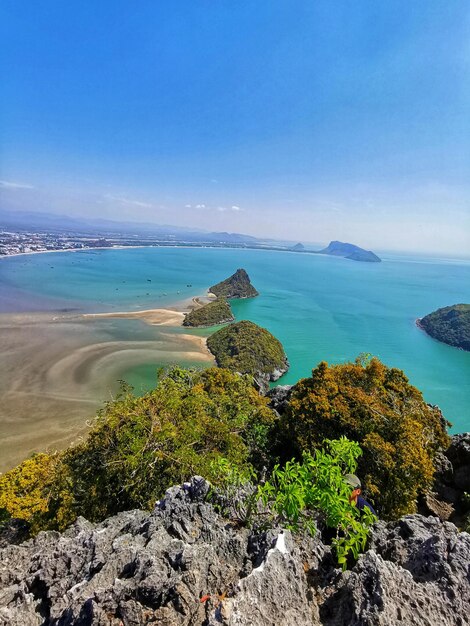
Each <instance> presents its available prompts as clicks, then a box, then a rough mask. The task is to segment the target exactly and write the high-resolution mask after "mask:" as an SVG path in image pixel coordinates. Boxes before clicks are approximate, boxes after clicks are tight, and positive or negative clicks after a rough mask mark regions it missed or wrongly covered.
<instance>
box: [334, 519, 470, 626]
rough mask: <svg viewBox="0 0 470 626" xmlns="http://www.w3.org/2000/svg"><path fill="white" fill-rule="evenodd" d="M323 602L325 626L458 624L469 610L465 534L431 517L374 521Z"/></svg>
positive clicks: (469, 548)
mask: <svg viewBox="0 0 470 626" xmlns="http://www.w3.org/2000/svg"><path fill="white" fill-rule="evenodd" d="M370 546H371V549H370V550H368V551H367V553H366V554H364V555H363V556H361V557H360V558H359V561H358V563H357V564H356V566H355V567H354V568H353V569H352V570H351V571H350V572H347V573H346V574H344V575H343V577H342V580H341V581H340V583H339V585H338V589H337V591H336V592H335V593H334V594H333V595H331V596H330V597H329V598H328V600H327V601H326V602H325V604H324V605H323V606H322V619H323V620H324V621H323V623H324V624H325V626H336V625H338V626H343V625H344V626H346V624H348V625H350V626H359V625H361V626H362V625H369V624H370V625H371V626H372V625H374V626H389V625H392V624H409V625H413V626H421V625H422V626H434V625H436V626H437V625H440V626H457V625H461V626H464V624H467V623H468V616H469V615H470V535H468V534H467V533H459V532H458V530H457V528H456V527H455V526H454V525H453V524H450V523H448V522H444V523H443V522H441V521H440V520H439V519H437V518H434V517H424V516H422V515H407V516H405V517H403V518H402V519H401V520H399V521H398V522H393V523H389V524H385V523H384V522H378V523H377V524H376V525H375V527H374V531H373V534H372V539H371V543H370Z"/></svg>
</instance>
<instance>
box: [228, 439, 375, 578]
mask: <svg viewBox="0 0 470 626" xmlns="http://www.w3.org/2000/svg"><path fill="white" fill-rule="evenodd" d="M361 454H362V451H361V449H360V447H359V445H358V444H357V443H355V442H354V441H349V440H348V439H346V437H341V438H340V439H337V440H326V441H325V442H324V445H323V447H322V448H321V449H318V450H315V451H314V452H313V454H310V453H308V452H305V453H304V455H303V459H302V461H301V462H299V461H296V460H295V459H292V460H291V461H288V462H287V463H286V464H285V465H284V466H283V467H281V466H280V465H275V467H274V469H273V471H272V472H271V474H270V475H269V476H268V477H267V479H266V480H265V481H264V482H263V484H262V485H260V486H259V487H258V488H256V487H255V486H254V485H253V482H252V480H253V476H252V475H251V474H250V473H249V472H246V471H239V470H238V469H237V468H236V467H235V466H233V464H231V463H230V462H229V461H228V460H227V459H221V460H219V462H218V468H219V472H220V476H221V478H222V488H221V489H219V490H218V493H219V494H221V495H222V498H221V501H222V503H223V505H224V506H223V507H222V511H223V512H224V513H225V514H228V516H230V517H232V516H233V514H234V513H235V514H236V515H237V517H238V519H240V520H241V521H243V522H245V523H247V524H248V525H251V526H258V527H260V526H261V527H273V526H282V527H284V528H288V529H289V530H292V531H293V532H298V531H302V530H303V531H307V532H309V533H310V534H312V535H314V534H315V532H316V530H317V524H318V523H320V524H324V525H326V527H327V528H330V529H333V531H334V536H333V537H332V544H333V547H334V550H335V553H336V557H337V560H338V564H339V565H341V566H342V567H343V569H345V568H346V566H347V563H348V560H352V559H354V560H356V559H357V558H358V556H359V554H360V553H361V552H363V551H364V550H365V547H366V543H367V539H368V536H369V529H370V527H371V525H372V524H373V523H374V521H375V520H376V517H375V516H374V515H373V514H372V513H371V511H370V509H368V508H367V507H366V508H364V510H363V511H361V510H359V509H358V508H357V507H356V506H355V505H354V504H352V503H351V502H350V500H349V496H350V495H351V487H350V486H349V485H347V484H346V482H345V480H344V475H345V474H349V473H354V472H355V471H356V469H357V459H358V458H359V456H360V455H361ZM260 504H261V506H260Z"/></svg>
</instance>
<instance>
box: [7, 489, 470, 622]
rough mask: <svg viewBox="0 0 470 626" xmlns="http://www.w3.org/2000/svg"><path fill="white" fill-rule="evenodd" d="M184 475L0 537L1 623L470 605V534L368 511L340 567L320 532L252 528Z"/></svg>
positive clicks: (379, 613) (403, 611) (425, 615)
mask: <svg viewBox="0 0 470 626" xmlns="http://www.w3.org/2000/svg"><path fill="white" fill-rule="evenodd" d="M208 491H209V485H208V483H207V482H206V481H204V480H203V479H202V478H199V477H195V478H193V479H192V480H191V481H190V482H189V483H186V484H185V485H183V486H182V487H173V488H171V489H169V490H168V491H167V493H166V495H165V498H164V499H163V500H162V501H160V502H157V504H156V506H155V509H154V510H153V511H152V512H151V513H149V512H144V511H129V512H126V513H120V514H119V515H116V516H115V517H112V518H109V519H107V520H106V521H104V522H102V523H101V524H91V523H89V522H87V521H86V520H84V519H79V520H78V521H77V522H76V523H75V524H74V525H73V526H72V527H70V528H69V529H68V530H67V531H66V532H65V533H63V534H59V533H57V532H43V533H40V534H39V535H38V536H37V537H36V538H35V539H32V540H29V541H27V542H25V543H23V544H21V545H9V546H8V547H5V548H3V549H2V550H0V624H2V625H3V624H4V625H7V624H8V625H9V626H20V625H21V626H33V625H34V626H36V625H39V624H43V625H46V626H52V625H55V626H67V625H72V624H74V625H75V624H80V625H81V626H86V625H97V626H104V625H106V626H122V625H125V626H134V625H136V626H137V625H140V624H147V623H154V624H162V625H163V624H165V625H168V626H182V625H201V626H202V625H204V626H218V625H219V626H220V625H221V624H223V625H226V626H248V625H250V626H252V625H256V626H268V625H269V626H273V625H275V626H307V625H309V626H312V625H313V626H315V625H318V626H319V625H323V626H354V625H356V626H359V625H361V626H369V625H370V626H377V625H384V626H391V625H394V624H398V623H400V624H403V625H404V626H406V625H410V626H411V625H412V624H413V625H416V626H420V625H423V626H424V625H426V626H434V625H436V626H447V625H448V626H450V625H452V626H454V625H455V624H462V625H463V624H466V623H468V622H467V621H466V620H467V618H468V615H469V614H470V569H469V568H470V535H468V534H466V533H459V532H458V531H457V529H456V527H455V526H454V525H453V524H450V523H442V522H440V521H439V520H437V519H436V518H425V517H423V516H420V515H410V516H406V517H404V518H402V519H401V520H400V521H399V522H396V523H389V524H385V523H383V522H379V523H377V524H376V526H375V527H374V530H373V533H372V538H371V541H370V549H369V550H368V551H367V552H366V553H365V554H364V555H362V556H361V557H360V558H359V561H358V562H357V564H356V565H355V566H354V567H353V568H352V570H350V571H348V572H344V573H343V572H341V571H340V570H339V569H337V568H336V567H335V562H334V559H333V558H332V554H331V550H330V548H329V546H328V545H325V544H324V543H322V541H321V538H320V534H319V533H318V535H317V537H316V538H314V539H312V538H311V537H293V536H292V535H291V534H290V533H289V532H287V531H286V532H283V531H280V530H276V529H274V530H272V531H268V532H265V533H253V532H250V531H249V530H248V529H246V528H243V527H240V526H238V525H235V524H233V523H231V522H230V521H228V520H227V519H224V518H222V517H221V516H220V515H218V514H217V512H216V511H215V510H214V508H213V506H212V505H211V504H210V503H209V502H207V501H206V500H207V494H208Z"/></svg>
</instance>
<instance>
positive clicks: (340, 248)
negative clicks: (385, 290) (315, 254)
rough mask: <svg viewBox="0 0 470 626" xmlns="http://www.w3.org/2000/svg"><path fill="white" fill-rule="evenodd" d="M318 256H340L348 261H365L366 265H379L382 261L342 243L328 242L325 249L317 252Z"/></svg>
mask: <svg viewBox="0 0 470 626" xmlns="http://www.w3.org/2000/svg"><path fill="white" fill-rule="evenodd" d="M319 254H329V255H331V256H341V257H343V258H345V259H349V260H350V261H365V262H366V263H380V262H381V260H382V259H381V258H380V257H378V256H377V255H376V254H374V253H373V252H371V251H370V250H364V249H363V248H360V247H359V246H355V245H354V244H353V243H343V242H342V241H330V243H329V244H328V246H327V247H326V248H323V250H319Z"/></svg>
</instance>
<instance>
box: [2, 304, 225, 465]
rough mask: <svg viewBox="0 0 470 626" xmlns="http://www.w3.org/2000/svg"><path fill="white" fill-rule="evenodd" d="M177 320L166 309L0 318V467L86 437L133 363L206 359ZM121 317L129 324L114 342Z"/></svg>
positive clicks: (201, 343)
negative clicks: (88, 429)
mask: <svg viewBox="0 0 470 626" xmlns="http://www.w3.org/2000/svg"><path fill="white" fill-rule="evenodd" d="M183 318H184V314H183V313H182V312H181V311H176V310H171V309H151V310H146V311H138V312H125V311H122V312H117V313H105V314H92V315H86V316H85V315H80V316H77V315H76V314H75V315H74V314H65V315H64V314H57V313H16V314H2V315H0V346H1V350H0V354H1V357H2V358H1V361H0V393H1V396H2V403H1V405H0V471H6V470H8V469H10V468H11V467H13V466H14V465H16V464H17V463H19V462H21V461H22V460H24V459H25V458H27V457H28V456H29V455H31V454H32V453H33V452H39V451H46V450H54V449H62V448H64V447H65V446H67V445H69V444H70V443H71V442H73V441H76V440H77V439H78V438H79V437H80V436H83V435H84V434H86V430H87V420H90V419H92V418H93V416H94V415H95V414H96V411H97V409H98V408H100V407H101V406H102V405H103V402H104V401H105V400H109V399H111V398H113V397H114V394H115V393H116V391H117V390H118V386H119V385H118V382H117V381H118V380H119V379H121V378H123V375H124V374H123V373H125V372H126V371H128V370H129V369H131V368H132V367H134V366H136V365H141V364H144V363H149V364H152V363H155V368H157V366H158V365H159V364H171V363H178V362H182V361H188V362H194V363H201V364H204V363H206V364H210V363H211V362H212V361H213V358H212V355H211V354H210V353H209V351H208V350H207V347H206V343H205V338H204V337H199V336H196V335H191V334H189V333H182V332H181V328H180V327H181V323H182V321H183ZM121 320H122V321H124V320H129V321H132V320H135V323H131V324H127V326H126V328H125V333H124V336H125V338H124V339H123V340H120V339H119V340H116V339H115V337H116V336H117V335H119V332H120V328H119V329H118V331H116V324H122V321H121ZM142 322H145V327H146V328H148V330H147V331H145V328H144V330H143V331H142V330H141V326H139V325H141V324H142ZM136 325H137V326H136ZM147 325H148V326H147ZM133 329H135V333H134V332H133ZM175 331H176V332H175ZM134 335H135V338H134ZM142 337H143V338H142Z"/></svg>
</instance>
